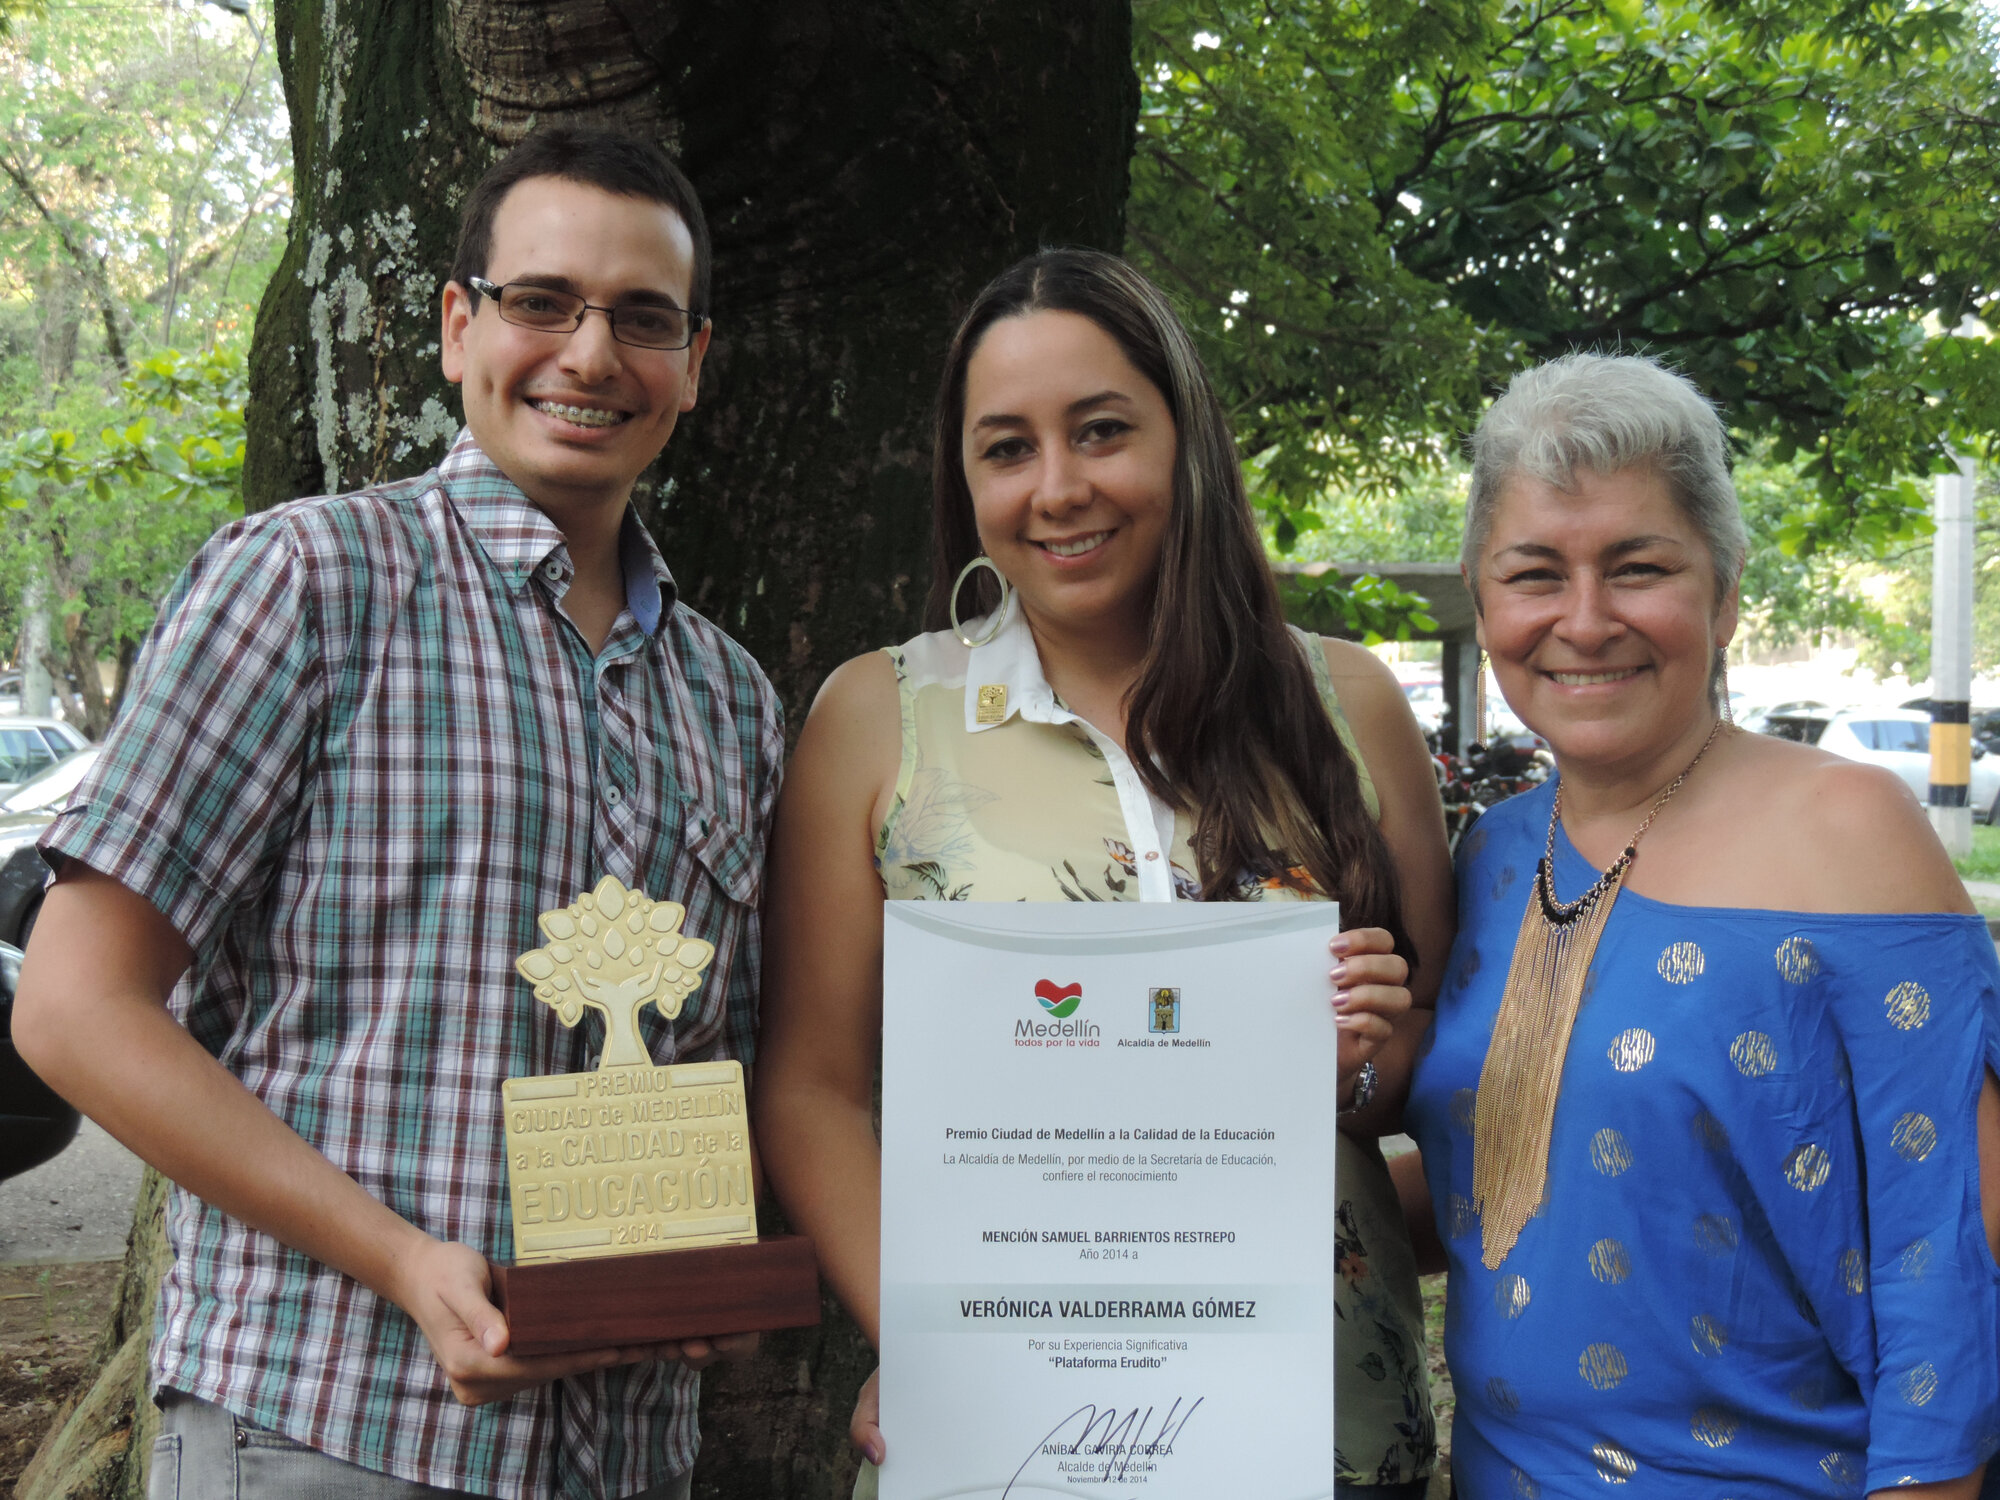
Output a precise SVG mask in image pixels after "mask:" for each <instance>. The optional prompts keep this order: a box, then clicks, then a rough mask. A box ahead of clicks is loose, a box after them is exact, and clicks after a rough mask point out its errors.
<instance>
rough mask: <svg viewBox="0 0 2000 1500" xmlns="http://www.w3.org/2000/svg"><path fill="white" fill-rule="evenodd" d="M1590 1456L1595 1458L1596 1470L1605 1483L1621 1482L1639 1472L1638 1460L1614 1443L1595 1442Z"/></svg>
mask: <svg viewBox="0 0 2000 1500" xmlns="http://www.w3.org/2000/svg"><path fill="white" fill-rule="evenodd" d="M1590 1456H1591V1457H1592V1458H1594V1459H1596V1460H1597V1472H1598V1473H1599V1474H1600V1475H1602V1476H1603V1479H1604V1482H1605V1483H1606V1484H1623V1483H1624V1482H1625V1481H1626V1480H1628V1479H1630V1478H1631V1477H1632V1476H1633V1475H1634V1474H1636V1473H1638V1472H1639V1460H1638V1459H1636V1458H1634V1457H1633V1456H1632V1455H1631V1454H1629V1453H1627V1452H1626V1451H1625V1450H1624V1449H1623V1448H1621V1447H1619V1446H1618V1445H1617V1444H1616V1443H1595V1444H1593V1445H1592V1446H1591V1450H1590Z"/></svg>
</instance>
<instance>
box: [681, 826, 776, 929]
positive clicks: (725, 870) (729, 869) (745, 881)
mask: <svg viewBox="0 0 2000 1500" xmlns="http://www.w3.org/2000/svg"><path fill="white" fill-rule="evenodd" d="M681 847H682V848H683V849H685V850H686V851H687V854H688V856H689V858H690V859H691V860H692V861H693V863H694V864H695V865H696V866H698V867H699V868H700V869H701V870H702V871H703V872H704V873H705V874H706V875H707V876H708V878H709V880H710V881H712V882H713V883H714V885H715V886H716V887H717V888H718V890H719V891H720V893H721V894H722V895H723V896H725V897H727V898H728V899H729V900H730V901H733V902H735V903H737V904H739V905H742V906H751V905H754V904H755V903H756V900H757V895H758V891H759V890H760V889H761V887H762V885H763V876H764V860H763V850H762V849H761V848H760V847H759V845H758V841H757V840H756V839H754V838H753V837H752V836H751V835H750V834H749V833H748V832H746V831H745V830H743V829H741V828H738V827H736V826H735V825H734V824H733V823H731V821H730V820H729V819H728V818H726V817H724V816H723V815H722V814H721V813H719V812H717V811H716V810H715V809H713V808H709V807H704V806H702V805H700V804H698V803H694V802H686V803H683V804H682V807H681Z"/></svg>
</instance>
